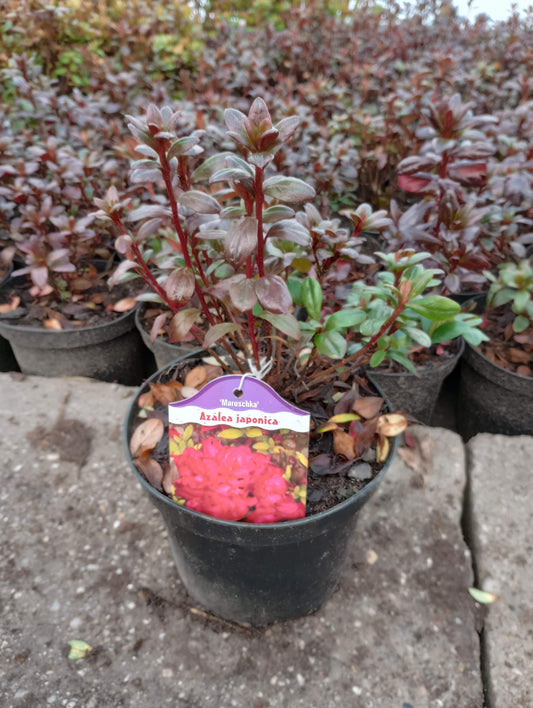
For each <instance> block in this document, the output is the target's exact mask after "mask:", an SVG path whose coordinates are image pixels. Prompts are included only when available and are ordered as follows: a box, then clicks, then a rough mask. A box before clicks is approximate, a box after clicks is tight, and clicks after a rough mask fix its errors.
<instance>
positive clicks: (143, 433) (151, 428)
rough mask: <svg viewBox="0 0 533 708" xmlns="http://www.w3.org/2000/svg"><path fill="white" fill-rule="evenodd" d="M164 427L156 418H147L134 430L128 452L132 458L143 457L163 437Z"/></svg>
mask: <svg viewBox="0 0 533 708" xmlns="http://www.w3.org/2000/svg"><path fill="white" fill-rule="evenodd" d="M164 432H165V426H164V425H163V422H162V421H161V420H159V419H158V418H149V419H148V420H145V421H144V423H141V424H140V425H139V427H138V428H135V431H134V432H133V435H132V436H131V440H130V452H131V454H132V456H133V457H144V456H146V455H147V453H149V452H150V451H151V450H153V449H154V447H155V446H156V445H157V443H158V442H159V441H160V440H161V438H162V437H163V433H164Z"/></svg>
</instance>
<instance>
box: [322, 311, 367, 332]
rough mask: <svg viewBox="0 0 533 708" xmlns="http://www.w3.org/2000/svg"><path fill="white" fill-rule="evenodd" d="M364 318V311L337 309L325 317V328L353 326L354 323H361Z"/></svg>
mask: <svg viewBox="0 0 533 708" xmlns="http://www.w3.org/2000/svg"><path fill="white" fill-rule="evenodd" d="M365 318H366V315H365V313H364V312H363V311H362V310H355V309H347V310H339V311H338V312H334V313H333V314H332V315H329V317H327V318H326V321H325V328H326V330H330V329H342V328H344V327H353V326H354V325H358V324H361V322H363V321H364V320H365Z"/></svg>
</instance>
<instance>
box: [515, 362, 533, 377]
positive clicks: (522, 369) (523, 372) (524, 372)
mask: <svg viewBox="0 0 533 708" xmlns="http://www.w3.org/2000/svg"><path fill="white" fill-rule="evenodd" d="M516 373H517V374H520V376H531V369H530V368H529V366H524V365H522V366H519V367H517V369H516Z"/></svg>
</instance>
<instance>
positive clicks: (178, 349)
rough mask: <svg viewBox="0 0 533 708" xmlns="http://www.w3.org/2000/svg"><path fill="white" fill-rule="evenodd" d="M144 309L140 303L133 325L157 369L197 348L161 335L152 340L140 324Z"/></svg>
mask: <svg viewBox="0 0 533 708" xmlns="http://www.w3.org/2000/svg"><path fill="white" fill-rule="evenodd" d="M144 310H145V307H144V305H141V306H140V307H139V308H137V310H136V311H135V326H136V327H137V330H138V332H139V333H140V335H141V337H142V340H143V342H144V345H145V347H147V348H148V349H149V350H150V351H151V352H152V354H153V355H154V359H155V363H156V367H157V369H161V368H163V367H164V366H167V365H168V364H171V363H172V362H173V361H175V360H176V359H179V358H180V357H183V356H186V355H187V354H190V353H191V352H192V351H193V350H198V345H197V344H196V345H195V346H190V347H182V346H180V345H178V344H171V343H170V342H166V341H165V340H164V339H163V338H162V337H157V338H156V340H155V341H154V342H152V340H151V339H150V335H149V334H148V332H147V331H146V330H145V329H144V327H143V325H142V315H143V312H144ZM152 371H153V369H152ZM150 373H151V372H150Z"/></svg>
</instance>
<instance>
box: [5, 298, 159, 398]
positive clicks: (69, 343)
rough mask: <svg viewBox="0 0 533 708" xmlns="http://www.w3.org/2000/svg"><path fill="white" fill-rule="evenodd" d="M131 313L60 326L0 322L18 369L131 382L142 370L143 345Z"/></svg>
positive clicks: (131, 384)
mask: <svg viewBox="0 0 533 708" xmlns="http://www.w3.org/2000/svg"><path fill="white" fill-rule="evenodd" d="M134 317H135V313H134V312H133V311H131V312H127V313H125V314H123V315H121V316H120V317H118V318H117V319H115V320H113V321H111V322H105V323H103V324H99V325H94V326H92V327H84V328H82V329H70V330H63V331H59V332H58V331H53V330H45V329H41V328H38V327H23V326H22V325H20V326H18V325H13V324H7V323H6V322H0V335H2V336H3V337H5V338H6V339H7V340H9V342H10V344H11V347H12V349H13V352H14V354H15V357H16V360H17V362H18V364H19V366H20V370H21V371H22V372H23V373H24V374H35V375H38V376H88V377H91V378H95V379H100V380H101V381H117V382H118V383H121V384H124V385H126V386H135V385H137V384H138V383H139V381H142V380H143V378H144V373H145V353H146V349H145V348H144V345H143V343H142V340H141V338H140V336H139V333H138V332H137V330H136V328H135V319H134Z"/></svg>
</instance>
